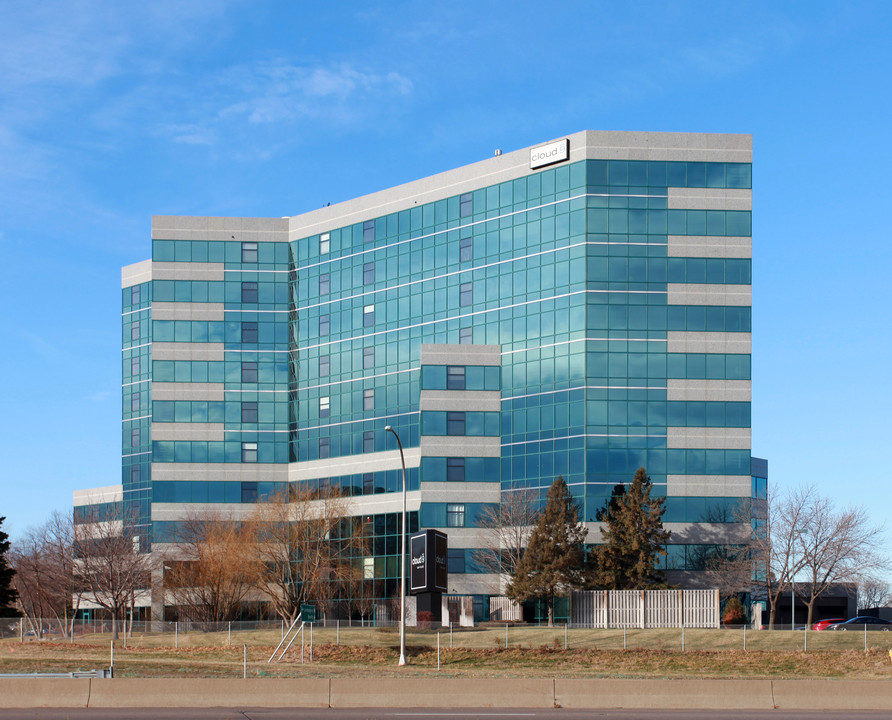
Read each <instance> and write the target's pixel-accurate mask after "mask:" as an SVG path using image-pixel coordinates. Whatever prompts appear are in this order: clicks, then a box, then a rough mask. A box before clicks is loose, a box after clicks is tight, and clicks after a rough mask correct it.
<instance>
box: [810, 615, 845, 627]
mask: <svg viewBox="0 0 892 720" xmlns="http://www.w3.org/2000/svg"><path fill="white" fill-rule="evenodd" d="M844 621H845V618H827V619H826V620H818V621H817V622H816V623H815V624H814V625H812V626H811V629H812V630H826V629H827V627H828V626H829V625H836V623H841V622H844Z"/></svg>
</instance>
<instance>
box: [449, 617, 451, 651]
mask: <svg viewBox="0 0 892 720" xmlns="http://www.w3.org/2000/svg"><path fill="white" fill-rule="evenodd" d="M449 648H450V649H451V648H452V620H450V621H449Z"/></svg>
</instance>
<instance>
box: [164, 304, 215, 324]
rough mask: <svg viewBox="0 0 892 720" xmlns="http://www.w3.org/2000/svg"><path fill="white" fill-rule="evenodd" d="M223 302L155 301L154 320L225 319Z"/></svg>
mask: <svg viewBox="0 0 892 720" xmlns="http://www.w3.org/2000/svg"><path fill="white" fill-rule="evenodd" d="M224 309H225V305H224V304H223V303H191V302H153V303H152V319H153V320H223V319H224V318H225V311H224Z"/></svg>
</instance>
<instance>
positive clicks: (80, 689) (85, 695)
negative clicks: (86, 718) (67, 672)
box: [0, 678, 111, 708]
mask: <svg viewBox="0 0 892 720" xmlns="http://www.w3.org/2000/svg"><path fill="white" fill-rule="evenodd" d="M90 682H91V680H87V679H83V680H80V679H79V680H75V679H72V678H15V679H6V678H3V679H0V707H5V708H39V707H87V703H88V702H89V701H90ZM106 682H111V681H106Z"/></svg>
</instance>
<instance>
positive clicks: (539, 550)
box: [507, 476, 588, 627]
mask: <svg viewBox="0 0 892 720" xmlns="http://www.w3.org/2000/svg"><path fill="white" fill-rule="evenodd" d="M587 532H588V531H587V530H586V529H585V528H584V527H583V526H582V523H580V522H579V510H578V508H577V506H576V502H575V501H574V500H573V496H572V495H570V489H569V488H568V487H567V483H566V482H564V478H563V477H561V476H558V478H557V480H555V481H554V482H553V483H552V484H551V487H550V488H549V489H548V494H547V495H546V499H545V509H544V510H543V511H542V513H541V514H540V515H539V519H538V520H537V521H536V526H535V527H534V528H533V531H532V533H531V534H530V540H529V544H528V545H527V549H526V551H525V552H524V554H523V557H522V558H521V559H520V562H519V563H518V564H517V567H516V569H515V571H514V575H513V576H512V578H511V580H510V581H509V582H508V587H507V593H508V597H510V598H512V599H514V600H516V601H518V602H523V601H524V600H529V599H530V598H541V599H544V600H545V601H546V602H547V603H548V626H549V627H551V626H552V625H554V598H555V595H556V594H557V593H560V592H568V591H569V590H572V589H574V588H578V587H581V586H582V583H583V579H584V578H583V559H584V555H583V549H582V543H583V541H584V540H585V536H586V533H587Z"/></svg>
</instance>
